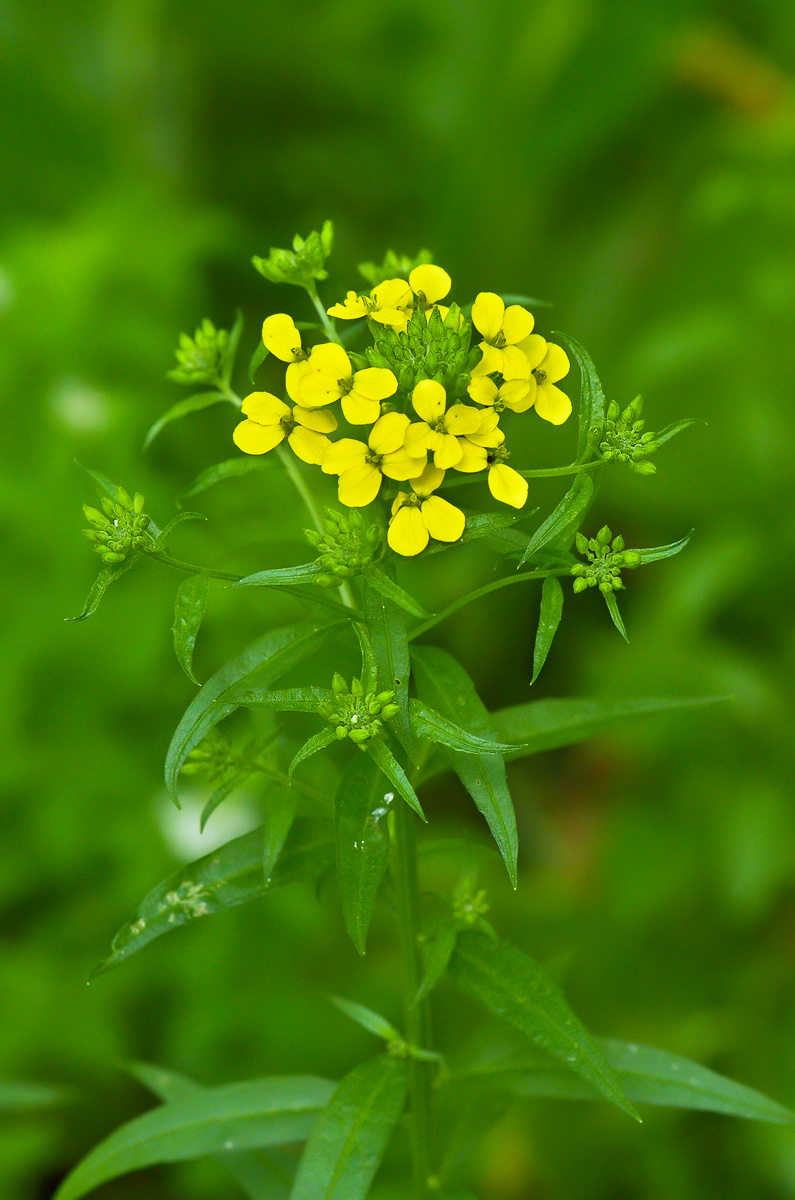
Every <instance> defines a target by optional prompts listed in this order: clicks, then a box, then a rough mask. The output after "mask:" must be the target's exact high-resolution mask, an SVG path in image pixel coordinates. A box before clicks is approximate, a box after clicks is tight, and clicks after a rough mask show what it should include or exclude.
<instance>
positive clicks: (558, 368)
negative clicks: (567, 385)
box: [541, 342, 571, 383]
mask: <svg viewBox="0 0 795 1200" xmlns="http://www.w3.org/2000/svg"><path fill="white" fill-rule="evenodd" d="M541 370H542V371H546V374H547V380H548V381H549V383H557V382H558V380H559V379H562V378H563V377H564V375H568V373H569V371H570V370H571V363H570V362H569V356H568V354H567V353H566V351H565V350H564V349H562V347H561V346H556V345H555V343H554V342H547V352H546V356H545V358H544V361H543V362H542V363H541Z"/></svg>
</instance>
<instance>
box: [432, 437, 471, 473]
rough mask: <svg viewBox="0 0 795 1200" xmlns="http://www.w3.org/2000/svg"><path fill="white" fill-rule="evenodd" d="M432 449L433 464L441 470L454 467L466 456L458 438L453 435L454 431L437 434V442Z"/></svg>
mask: <svg viewBox="0 0 795 1200" xmlns="http://www.w3.org/2000/svg"><path fill="white" fill-rule="evenodd" d="M431 449H432V450H433V464H434V466H435V467H438V468H439V470H440V471H446V470H447V468H448V467H454V466H455V465H456V463H459V462H460V461H461V459H462V458H463V457H464V451H463V450H462V449H461V446H460V445H459V443H458V438H457V437H453V435H452V433H438V434H436V444H435V445H432V446H431Z"/></svg>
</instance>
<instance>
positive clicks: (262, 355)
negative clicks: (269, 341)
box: [248, 339, 268, 383]
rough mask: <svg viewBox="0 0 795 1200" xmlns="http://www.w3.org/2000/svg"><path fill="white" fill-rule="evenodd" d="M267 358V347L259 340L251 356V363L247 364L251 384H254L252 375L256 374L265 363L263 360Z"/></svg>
mask: <svg viewBox="0 0 795 1200" xmlns="http://www.w3.org/2000/svg"><path fill="white" fill-rule="evenodd" d="M267 357H268V347H267V346H266V345H265V343H264V342H263V341H262V340H261V339H260V341H259V343H258V345H257V348H256V350H255V351H254V353H253V354H252V356H251V361H250V363H249V364H248V377H249V379H250V381H251V382H252V383H254V375H255V374H256V372H257V370H258V369H259V368H260V367H261V366H262V364H263V363H264V362H265V359H266V358H267Z"/></svg>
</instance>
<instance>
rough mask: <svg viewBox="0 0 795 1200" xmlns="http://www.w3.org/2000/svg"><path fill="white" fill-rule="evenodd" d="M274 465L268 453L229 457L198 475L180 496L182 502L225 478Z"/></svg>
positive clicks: (236, 476)
mask: <svg viewBox="0 0 795 1200" xmlns="http://www.w3.org/2000/svg"><path fill="white" fill-rule="evenodd" d="M272 465H273V459H272V458H268V457H267V455H255V454H249V455H246V456H245V457H244V458H228V459H226V461H225V462H220V463H215V464H214V465H213V466H212V467H207V469H206V470H205V471H202V472H201V474H200V475H197V476H196V478H195V479H194V481H193V483H192V484H191V485H190V487H189V488H188V489H187V490H186V491H184V492H183V493H182V495H181V496H180V498H179V499H180V503H181V502H182V501H183V500H187V499H188V498H189V497H190V496H198V495H200V494H201V493H202V492H206V491H207V489H208V488H211V487H214V486H215V484H216V483H223V481H224V480H225V479H238V478H240V476H241V475H250V474H251V473H252V471H263V470H265V469H267V468H269V467H271V466H272Z"/></svg>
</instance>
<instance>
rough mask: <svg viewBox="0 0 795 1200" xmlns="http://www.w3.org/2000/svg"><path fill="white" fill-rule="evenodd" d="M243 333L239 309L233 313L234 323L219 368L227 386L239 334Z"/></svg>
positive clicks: (233, 363) (241, 315)
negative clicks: (221, 365) (220, 367)
mask: <svg viewBox="0 0 795 1200" xmlns="http://www.w3.org/2000/svg"><path fill="white" fill-rule="evenodd" d="M242 333H243V314H242V312H241V311H240V309H238V310H237V313H236V314H235V323H234V325H233V326H232V328H231V329H230V331H229V338H228V340H227V343H226V352H225V354H224V362H223V367H222V369H221V378H222V379H223V381H224V383H225V384H226V385H227V387H228V386H229V384H230V383H231V380H232V373H233V371H234V369H235V359H236V358H237V348H238V346H239V345H240V336H241V334H242Z"/></svg>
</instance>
